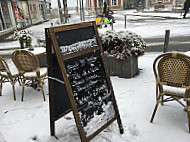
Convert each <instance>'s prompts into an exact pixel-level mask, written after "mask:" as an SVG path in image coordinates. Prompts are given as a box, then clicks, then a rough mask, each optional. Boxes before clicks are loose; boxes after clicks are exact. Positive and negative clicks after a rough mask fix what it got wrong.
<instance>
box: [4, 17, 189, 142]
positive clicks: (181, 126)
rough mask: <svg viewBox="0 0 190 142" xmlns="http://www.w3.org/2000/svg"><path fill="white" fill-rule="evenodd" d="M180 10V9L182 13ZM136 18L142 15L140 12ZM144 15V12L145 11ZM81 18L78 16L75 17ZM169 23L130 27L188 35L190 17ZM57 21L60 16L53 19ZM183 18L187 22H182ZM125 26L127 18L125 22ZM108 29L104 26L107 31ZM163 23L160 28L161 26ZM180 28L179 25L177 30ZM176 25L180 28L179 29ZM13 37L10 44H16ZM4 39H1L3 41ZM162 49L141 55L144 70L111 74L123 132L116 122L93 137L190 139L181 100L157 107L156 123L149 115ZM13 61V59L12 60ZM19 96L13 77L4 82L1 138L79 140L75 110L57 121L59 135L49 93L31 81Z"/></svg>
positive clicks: (106, 140) (111, 140) (12, 141)
mask: <svg viewBox="0 0 190 142" xmlns="http://www.w3.org/2000/svg"><path fill="white" fill-rule="evenodd" d="M178 15H179V13H178ZM137 18H139V17H138V16H137ZM140 18H142V17H140ZM76 21H78V20H77V19H74V20H73V21H71V23H72V22H76ZM173 21H174V22H172V20H171V22H170V23H169V24H167V23H165V24H163V23H159V22H158V21H157V24H153V23H154V22H155V21H152V20H150V23H147V25H141V24H139V23H135V22H134V23H132V24H130V25H127V29H128V30H130V31H132V32H136V33H137V34H140V35H141V36H142V37H143V38H145V37H149V38H152V37H155V36H162V34H163V35H164V30H166V29H167V28H172V33H174V35H181V34H182V35H186V34H188V35H189V33H190V31H189V27H188V25H189V20H187V19H178V20H173ZM51 22H52V21H49V22H46V23H43V24H42V25H36V26H33V27H30V28H31V29H32V30H33V31H34V33H35V35H38V36H43V34H44V31H41V30H44V27H50V25H51ZM53 22H54V23H55V22H56V20H54V21H53ZM123 23H124V22H123V21H119V20H118V21H117V22H116V24H115V26H114V28H115V29H116V30H122V29H123V27H122V24H123ZM178 24H180V25H181V24H182V25H183V27H181V26H179V25H178ZM123 26H124V24H123ZM109 29H111V27H108V28H107V29H104V28H103V29H99V32H104V31H105V30H109ZM158 29H159V30H158ZM175 30H178V32H179V33H178V32H177V31H175ZM174 31H175V32H174ZM11 44H12V43H11V42H10V43H7V44H6V46H11ZM0 45H2V43H1V44H0ZM159 54H161V53H145V55H144V56H142V57H139V63H138V64H139V68H140V69H142V70H141V71H140V74H139V75H137V76H135V77H134V78H131V79H123V78H118V77H116V76H114V77H111V81H112V84H113V89H114V93H115V97H116V100H117V104H118V108H119V112H120V115H121V120H122V123H123V126H124V131H125V132H124V134H122V135H121V134H120V133H119V129H118V126H117V123H116V122H114V123H112V124H111V125H110V126H109V127H108V128H106V129H105V130H104V131H103V132H101V133H100V134H99V135H97V136H96V137H95V138H94V139H92V140H91V141H92V142H99V141H101V142H160V141H162V142H168V141H172V142H178V141H181V142H189V140H190V134H189V133H188V129H187V125H188V122H187V115H186V112H185V111H183V108H182V107H181V106H180V105H179V104H178V103H176V102H171V103H167V104H165V105H164V106H160V107H159V108H158V111H157V114H156V116H155V119H154V123H153V124H151V123H150V122H149V121H150V117H151V114H152V112H153V109H154V105H155V102H156V101H155V79H154V75H153V71H152V63H153V61H154V59H155V58H156V57H157V56H158V55H159ZM8 64H12V62H11V60H8ZM44 90H45V94H48V82H47V80H46V82H45V84H44ZM16 96H17V100H16V101H14V100H13V93H12V88H11V85H10V83H5V84H3V96H0V106H1V107H0V128H1V129H0V142H79V141H80V137H79V135H78V131H77V128H76V124H75V121H74V117H73V114H72V113H69V114H68V115H66V116H64V117H63V118H61V119H60V120H58V121H56V123H55V124H56V125H55V128H56V129H55V130H56V131H55V132H56V136H57V137H58V138H59V140H57V139H55V138H54V137H51V136H50V124H49V123H50V122H49V99H48V97H49V96H48V95H46V99H47V100H46V101H45V102H44V101H43V97H42V93H41V92H39V91H37V90H34V89H33V88H31V87H26V89H25V97H24V101H23V102H21V86H19V84H18V83H17V84H16Z"/></svg>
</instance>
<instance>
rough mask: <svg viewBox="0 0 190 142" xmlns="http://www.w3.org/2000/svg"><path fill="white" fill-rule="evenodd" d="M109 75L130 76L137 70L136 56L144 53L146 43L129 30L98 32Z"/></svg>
mask: <svg viewBox="0 0 190 142" xmlns="http://www.w3.org/2000/svg"><path fill="white" fill-rule="evenodd" d="M100 38H101V40H102V47H103V50H104V53H105V55H106V60H107V64H108V69H109V73H110V75H117V76H119V77H124V78H131V77H133V76H134V75H135V74H136V73H137V72H138V71H139V69H138V57H139V56H142V55H143V54H144V51H145V48H146V43H145V41H144V40H143V39H142V37H141V36H139V35H137V34H135V33H133V32H130V31H119V32H116V31H107V32H105V33H103V34H100Z"/></svg>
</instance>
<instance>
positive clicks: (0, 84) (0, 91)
mask: <svg viewBox="0 0 190 142" xmlns="http://www.w3.org/2000/svg"><path fill="white" fill-rule="evenodd" d="M2 87H3V83H2V82H1V81H0V96H2V90H3V89H2Z"/></svg>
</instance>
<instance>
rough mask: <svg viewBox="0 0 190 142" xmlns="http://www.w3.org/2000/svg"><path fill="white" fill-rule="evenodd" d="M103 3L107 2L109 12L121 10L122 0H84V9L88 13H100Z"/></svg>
mask: <svg viewBox="0 0 190 142" xmlns="http://www.w3.org/2000/svg"><path fill="white" fill-rule="evenodd" d="M104 2H107V4H108V5H109V9H111V10H122V9H123V0H86V9H87V11H88V12H89V13H96V11H97V12H98V13H102V9H103V3H104Z"/></svg>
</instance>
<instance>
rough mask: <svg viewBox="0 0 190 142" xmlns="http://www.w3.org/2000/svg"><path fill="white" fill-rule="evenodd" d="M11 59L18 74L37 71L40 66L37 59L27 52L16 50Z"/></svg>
mask: <svg viewBox="0 0 190 142" xmlns="http://www.w3.org/2000/svg"><path fill="white" fill-rule="evenodd" d="M12 59H13V62H14V64H15V65H16V67H17V68H18V71H19V73H20V74H24V73H26V72H36V71H38V70H39V67H40V66H39V61H38V59H37V57H36V56H35V55H34V54H33V53H31V52H29V51H26V50H16V51H14V52H13V54H12Z"/></svg>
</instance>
